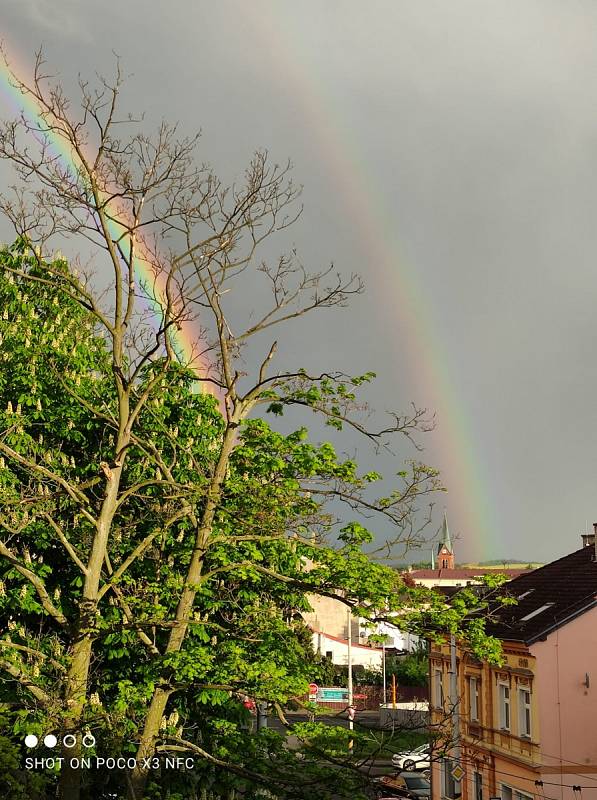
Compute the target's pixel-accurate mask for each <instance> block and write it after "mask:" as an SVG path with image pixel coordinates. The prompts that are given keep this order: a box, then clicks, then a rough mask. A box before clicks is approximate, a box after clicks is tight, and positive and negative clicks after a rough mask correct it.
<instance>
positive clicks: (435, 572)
mask: <svg viewBox="0 0 597 800" xmlns="http://www.w3.org/2000/svg"><path fill="white" fill-rule="evenodd" d="M529 571H530V570H528V569H499V568H485V567H476V568H475V567H471V568H469V569H447V568H446V569H413V570H412V572H409V573H407V574H408V575H410V576H411V578H413V579H414V580H417V578H418V579H419V580H421V579H423V578H426V579H427V580H428V579H429V578H435V579H437V580H439V579H441V578H452V579H454V580H465V579H467V578H468V579H469V580H470V579H472V578H480V577H482V576H483V575H506V576H507V577H508V578H510V579H512V578H517V577H518V576H519V575H525V574H526V573H527V572H529Z"/></svg>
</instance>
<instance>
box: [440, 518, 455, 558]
mask: <svg viewBox="0 0 597 800" xmlns="http://www.w3.org/2000/svg"><path fill="white" fill-rule="evenodd" d="M442 544H443V546H444V547H445V548H446V550H449V551H450V553H453V552H454V551H453V549H452V539H451V538H450V529H449V528H448V515H447V514H446V512H445V511H444V521H443V524H442Z"/></svg>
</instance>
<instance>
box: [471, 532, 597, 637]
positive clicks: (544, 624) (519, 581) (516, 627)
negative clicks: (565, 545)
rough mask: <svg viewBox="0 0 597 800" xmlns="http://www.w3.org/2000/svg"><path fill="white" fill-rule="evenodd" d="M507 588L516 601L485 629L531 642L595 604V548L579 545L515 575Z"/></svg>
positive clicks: (596, 586) (596, 574) (596, 588)
mask: <svg viewBox="0 0 597 800" xmlns="http://www.w3.org/2000/svg"><path fill="white" fill-rule="evenodd" d="M507 590H508V592H509V593H510V594H512V595H513V596H514V597H517V598H518V604H517V605H515V606H508V607H506V608H504V609H503V610H502V611H500V612H499V616H498V621H497V622H495V623H493V624H491V625H489V626H488V629H487V630H488V633H491V634H492V635H493V636H497V637H498V638H500V639H510V640H515V641H523V642H526V643H527V644H531V643H532V642H534V641H537V640H538V639H541V638H544V637H545V636H546V635H547V634H548V633H549V632H551V631H552V630H554V629H555V628H559V627H560V626H561V625H564V624H565V623H566V622H568V621H569V620H571V619H573V618H574V617H576V616H578V615H579V614H582V613H583V612H585V611H587V610H588V609H589V608H591V607H592V606H594V605H597V562H596V561H595V548H594V547H582V548H581V549H580V550H577V551H576V552H574V553H570V554H569V555H567V556H564V557H563V558H559V559H558V560H557V561H552V562H551V564H546V565H545V566H544V567H540V568H539V569H535V570H533V571H532V572H528V573H527V574H526V575H521V576H520V577H519V578H515V579H514V580H513V581H511V582H510V583H509V584H508V587H507Z"/></svg>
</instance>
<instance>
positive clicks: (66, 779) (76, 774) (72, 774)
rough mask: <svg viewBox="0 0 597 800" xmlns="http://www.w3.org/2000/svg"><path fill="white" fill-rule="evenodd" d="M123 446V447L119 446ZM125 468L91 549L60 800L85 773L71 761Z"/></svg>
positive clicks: (74, 794) (112, 484)
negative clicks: (70, 739) (70, 735)
mask: <svg viewBox="0 0 597 800" xmlns="http://www.w3.org/2000/svg"><path fill="white" fill-rule="evenodd" d="M120 446H122V445H120ZM121 474H122V468H121V467H120V468H116V469H114V470H113V472H112V474H111V477H110V478H109V479H107V483H106V489H105V494H104V500H103V503H102V509H101V512H100V516H99V519H98V522H97V530H96V533H95V536H94V538H93V543H92V545H91V553H90V555H89V561H88V564H87V574H86V575H85V583H84V585H83V595H82V598H81V601H80V606H79V619H78V623H77V633H76V636H75V639H74V645H73V651H72V657H71V663H70V667H69V670H68V675H67V682H66V693H65V705H66V708H65V715H64V716H65V720H64V724H65V733H66V732H70V733H73V735H75V736H76V738H77V745H76V746H75V747H74V748H71V749H69V750H68V751H67V752H68V756H67V757H66V758H65V761H64V763H63V765H62V769H61V771H60V784H59V787H60V788H59V797H60V800H80V797H81V777H82V771H81V769H80V767H79V768H73V767H71V766H70V759H71V758H73V757H74V756H76V755H79V754H80V737H81V736H82V731H81V718H82V715H83V709H84V707H85V703H86V700H87V689H88V680H89V667H90V664H91V655H92V651H93V641H94V639H95V636H96V632H97V612H98V593H99V584H100V578H101V573H102V566H103V563H104V558H105V556H106V552H107V547H108V539H109V536H110V531H111V528H112V521H113V519H114V513H115V511H116V504H117V499H118V489H119V485H120V476H121Z"/></svg>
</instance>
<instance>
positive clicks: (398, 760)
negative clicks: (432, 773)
mask: <svg viewBox="0 0 597 800" xmlns="http://www.w3.org/2000/svg"><path fill="white" fill-rule="evenodd" d="M392 766H393V767H396V768H397V769H401V770H407V771H410V770H413V769H419V770H423V769H429V768H430V766H431V761H430V748H429V744H422V745H421V746H420V747H417V748H415V749H414V750H410V751H409V752H405V753H394V755H393V756H392Z"/></svg>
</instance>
